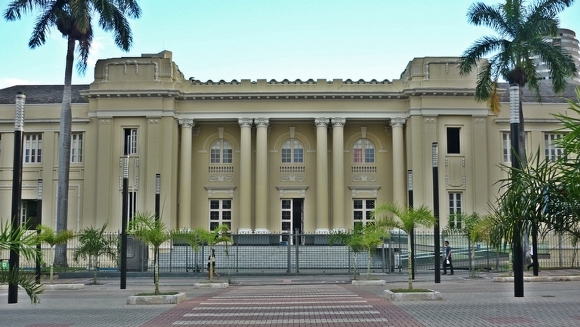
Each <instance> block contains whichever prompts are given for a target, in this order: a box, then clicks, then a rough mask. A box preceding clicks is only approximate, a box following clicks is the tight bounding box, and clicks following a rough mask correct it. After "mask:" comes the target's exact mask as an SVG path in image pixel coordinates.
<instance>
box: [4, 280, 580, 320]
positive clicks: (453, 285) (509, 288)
mask: <svg viewBox="0 0 580 327" xmlns="http://www.w3.org/2000/svg"><path fill="white" fill-rule="evenodd" d="M578 274H580V271H578V270H559V271H545V272H544V271H542V272H540V276H550V275H578ZM526 275H528V274H526ZM494 276H499V275H496V274H479V275H478V277H477V278H475V279H472V278H469V277H468V273H467V272H461V271H459V272H456V274H455V275H454V276H441V277H442V278H441V283H437V284H435V283H434V282H433V279H434V278H433V276H432V275H423V274H419V275H417V280H416V281H415V283H414V286H415V287H416V288H429V289H434V290H437V291H440V292H441V293H442V294H443V300H440V301H404V302H400V301H397V302H391V301H388V300H386V299H385V298H384V296H383V293H384V290H385V289H391V288H398V287H406V285H407V284H406V276H404V275H396V274H393V275H389V274H387V275H384V274H383V275H373V278H381V279H384V280H386V281H387V285H386V286H362V287H361V286H353V285H352V284H351V283H350V277H348V276H334V275H316V276H236V278H235V280H234V283H233V285H232V286H230V287H228V288H225V289H194V288H193V283H194V282H200V281H203V280H204V277H202V276H201V275H198V276H197V277H191V278H185V277H162V278H161V291H183V292H186V293H187V297H188V300H187V301H185V302H182V303H180V304H177V305H127V304H126V300H127V297H128V296H130V295H133V294H135V293H139V292H151V291H153V288H154V286H153V281H152V278H144V277H140V278H133V277H131V278H128V280H127V289H125V290H121V289H119V280H118V279H111V278H108V279H101V282H102V285H86V286H85V288H84V289H81V290H47V291H46V292H45V293H44V294H42V295H41V303H40V304H38V305H31V304H30V301H29V300H28V298H27V296H26V294H25V293H24V292H20V293H19V297H18V299H19V301H18V302H19V303H16V304H8V303H7V290H6V289H5V288H3V289H0V326H2V327H71V326H146V327H157V326H159V327H162V326H287V327H291V326H369V327H371V326H380V327H391V326H393V327H399V326H406V327H412V326H450V327H452V326H462V327H463V326H580V292H579V290H580V281H561V282H526V283H525V285H524V291H525V296H524V297H523V298H515V297H514V291H513V283H498V282H493V281H492V278H493V277H494ZM222 279H224V276H223V275H222ZM88 281H89V280H88V279H77V280H56V281H55V282H56V283H63V282H75V283H87V282H88Z"/></svg>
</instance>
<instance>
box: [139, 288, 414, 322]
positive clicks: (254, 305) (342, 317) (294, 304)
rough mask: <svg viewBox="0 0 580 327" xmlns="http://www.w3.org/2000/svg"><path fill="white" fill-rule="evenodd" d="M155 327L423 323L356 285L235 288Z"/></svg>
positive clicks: (173, 312)
mask: <svg viewBox="0 0 580 327" xmlns="http://www.w3.org/2000/svg"><path fill="white" fill-rule="evenodd" d="M143 326H144V327H153V326H286V327H292V326H345V327H346V326H368V327H373V326H380V327H387V326H388V327H391V326H392V327H398V326H409V327H411V326H423V324H421V323H419V322H418V321H416V320H415V319H413V318H412V317H411V316H410V315H408V314H406V313H405V312H404V311H403V310H402V309H399V308H398V307H396V306H395V305H393V304H392V303H390V302H389V301H387V300H386V299H384V298H381V297H379V296H377V295H374V294H372V293H369V292H366V291H364V290H361V289H359V288H356V287H352V286H350V285H273V286H242V287H231V288H229V289H228V290H226V291H222V292H220V293H214V294H211V295H207V296H203V297H199V298H195V299H192V300H190V301H186V302H183V303H181V304H179V305H177V306H176V307H175V308H173V309H170V310H168V311H166V312H165V313H163V314H161V315H160V316H158V317H156V318H155V319H153V320H151V321H150V322H148V323H147V324H145V325H143Z"/></svg>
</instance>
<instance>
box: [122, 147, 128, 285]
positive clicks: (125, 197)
mask: <svg viewBox="0 0 580 327" xmlns="http://www.w3.org/2000/svg"><path fill="white" fill-rule="evenodd" d="M128 205H129V155H127V156H125V161H124V163H123V204H122V209H121V211H122V213H121V289H122V290H124V289H126V288H127V216H128V212H127V210H128V208H129V206H128Z"/></svg>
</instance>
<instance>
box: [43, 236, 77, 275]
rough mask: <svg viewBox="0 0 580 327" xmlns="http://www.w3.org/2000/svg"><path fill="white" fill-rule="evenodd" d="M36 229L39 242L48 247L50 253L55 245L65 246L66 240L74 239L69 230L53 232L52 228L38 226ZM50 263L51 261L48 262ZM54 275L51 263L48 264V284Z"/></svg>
mask: <svg viewBox="0 0 580 327" xmlns="http://www.w3.org/2000/svg"><path fill="white" fill-rule="evenodd" d="M38 229H39V230H40V236H39V238H40V241H41V242H44V243H46V244H48V245H50V250H51V252H52V248H53V247H54V246H55V245H57V244H66V243H67V242H68V240H70V239H72V238H73V237H75V234H74V233H73V232H72V231H71V230H69V229H65V230H61V231H58V232H55V231H54V230H53V229H52V228H50V227H48V226H42V225H38ZM48 261H51V260H48ZM53 273H54V265H53V264H52V262H51V263H50V283H51V284H52V279H53V278H52V277H53Z"/></svg>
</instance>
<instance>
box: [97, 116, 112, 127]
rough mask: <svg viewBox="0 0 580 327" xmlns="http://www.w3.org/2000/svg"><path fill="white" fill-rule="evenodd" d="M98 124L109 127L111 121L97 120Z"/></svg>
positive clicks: (108, 119)
mask: <svg viewBox="0 0 580 327" xmlns="http://www.w3.org/2000/svg"><path fill="white" fill-rule="evenodd" d="M99 124H101V125H110V124H111V119H110V118H107V119H99Z"/></svg>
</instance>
